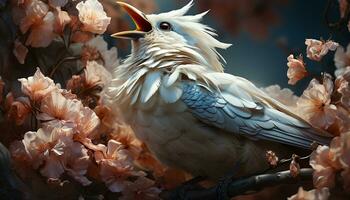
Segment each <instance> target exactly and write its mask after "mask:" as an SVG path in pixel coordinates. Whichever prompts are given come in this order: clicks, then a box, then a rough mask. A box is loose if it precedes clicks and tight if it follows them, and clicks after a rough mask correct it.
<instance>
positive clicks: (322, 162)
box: [310, 146, 336, 188]
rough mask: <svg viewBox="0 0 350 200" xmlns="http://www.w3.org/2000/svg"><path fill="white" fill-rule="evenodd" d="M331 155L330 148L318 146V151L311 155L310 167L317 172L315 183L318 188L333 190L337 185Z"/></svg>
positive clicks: (314, 177) (314, 175)
mask: <svg viewBox="0 0 350 200" xmlns="http://www.w3.org/2000/svg"><path fill="white" fill-rule="evenodd" d="M329 155H330V149H329V147H328V146H318V147H317V149H316V151H314V152H313V153H312V154H311V157H310V165H311V166H312V168H313V169H314V170H315V171H314V174H313V182H314V186H315V187H316V188H323V187H328V188H332V187H334V185H335V173H336V169H335V168H334V167H333V166H332V162H331V161H330V157H329Z"/></svg>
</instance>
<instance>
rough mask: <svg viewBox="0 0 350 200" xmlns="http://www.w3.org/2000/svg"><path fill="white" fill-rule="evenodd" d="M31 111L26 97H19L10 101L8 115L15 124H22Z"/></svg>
mask: <svg viewBox="0 0 350 200" xmlns="http://www.w3.org/2000/svg"><path fill="white" fill-rule="evenodd" d="M31 112H32V108H31V105H30V103H29V100H28V99H27V98H19V99H17V100H16V101H14V102H12V103H11V106H10V109H9V111H8V116H9V118H11V119H13V120H14V121H15V122H16V124H17V125H22V124H23V123H24V121H25V120H26V118H27V117H28V116H29V115H30V114H31Z"/></svg>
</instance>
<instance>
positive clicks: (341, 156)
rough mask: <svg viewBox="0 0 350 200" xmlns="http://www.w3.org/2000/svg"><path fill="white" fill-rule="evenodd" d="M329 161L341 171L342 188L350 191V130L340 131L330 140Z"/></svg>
mask: <svg viewBox="0 0 350 200" xmlns="http://www.w3.org/2000/svg"><path fill="white" fill-rule="evenodd" d="M330 161H331V163H332V165H333V166H334V168H335V169H337V171H341V173H340V175H341V178H342V181H343V187H344V189H345V190H346V191H350V132H344V133H341V134H340V136H339V137H336V138H334V139H333V140H332V143H331V147H330Z"/></svg>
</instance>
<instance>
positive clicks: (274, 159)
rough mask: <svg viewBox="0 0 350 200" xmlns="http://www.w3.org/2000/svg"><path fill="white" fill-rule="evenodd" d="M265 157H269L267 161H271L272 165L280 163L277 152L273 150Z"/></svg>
mask: <svg viewBox="0 0 350 200" xmlns="http://www.w3.org/2000/svg"><path fill="white" fill-rule="evenodd" d="M265 157H266V159H267V162H268V163H269V165H270V166H272V167H276V166H277V164H278V161H279V159H278V157H277V156H276V154H275V152H273V151H267V152H266V154H265Z"/></svg>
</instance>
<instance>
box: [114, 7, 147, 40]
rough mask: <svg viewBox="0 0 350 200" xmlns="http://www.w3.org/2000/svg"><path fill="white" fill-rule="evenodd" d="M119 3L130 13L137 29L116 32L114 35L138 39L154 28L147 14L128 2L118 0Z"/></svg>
mask: <svg viewBox="0 0 350 200" xmlns="http://www.w3.org/2000/svg"><path fill="white" fill-rule="evenodd" d="M117 3H118V4H119V5H120V6H121V7H122V8H123V9H124V10H125V11H126V12H127V13H128V14H129V16H130V17H131V19H132V20H133V21H134V23H135V25H136V30H133V31H122V32H118V33H114V34H113V35H112V37H116V38H123V39H131V40H136V39H139V38H142V37H144V36H145V34H146V33H147V32H149V31H151V30H152V25H151V23H150V22H149V21H148V20H147V18H146V16H145V14H143V13H142V12H141V11H139V10H138V9H136V8H135V7H133V6H131V5H129V4H127V3H124V2H120V1H117Z"/></svg>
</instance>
